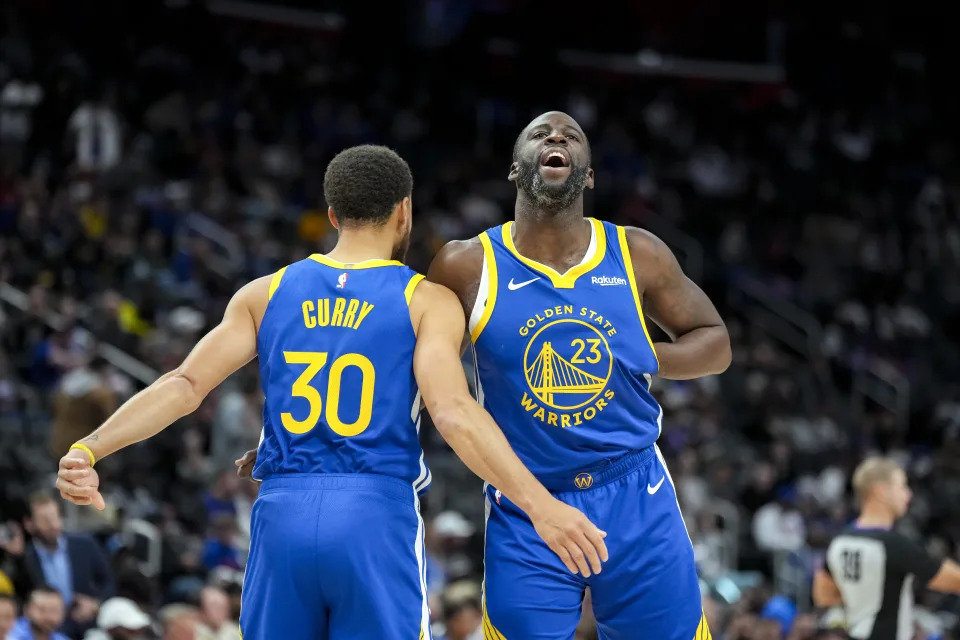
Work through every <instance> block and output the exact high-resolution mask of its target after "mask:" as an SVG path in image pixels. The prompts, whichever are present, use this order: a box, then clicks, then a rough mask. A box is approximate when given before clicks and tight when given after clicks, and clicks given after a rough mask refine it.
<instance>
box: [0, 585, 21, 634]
mask: <svg viewBox="0 0 960 640" xmlns="http://www.w3.org/2000/svg"><path fill="white" fill-rule="evenodd" d="M16 622H17V601H16V600H14V599H13V596H12V595H11V594H6V593H3V594H0V640H7V638H8V637H9V636H8V635H7V634H8V633H10V631H11V630H12V629H13V625H14V624H15V623H16Z"/></svg>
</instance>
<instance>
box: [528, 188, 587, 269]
mask: <svg viewBox="0 0 960 640" xmlns="http://www.w3.org/2000/svg"><path fill="white" fill-rule="evenodd" d="M590 234H591V229H590V225H589V224H587V223H586V222H585V221H584V219H583V198H578V199H577V201H576V202H574V203H573V205H571V206H570V207H568V208H566V209H561V210H560V211H546V210H544V209H541V208H537V207H536V206H535V205H534V204H533V203H532V202H530V201H529V200H528V199H526V198H524V197H522V195H521V196H520V197H518V198H517V205H516V208H515V209H514V224H513V244H514V246H515V247H516V248H517V251H519V252H520V253H521V254H523V255H524V256H526V257H527V258H530V259H531V260H536V261H538V262H542V263H544V264H550V263H551V262H554V261H560V260H563V259H564V258H565V257H567V256H569V254H570V252H571V249H572V248H574V247H577V248H580V249H582V250H583V252H586V250H587V247H588V246H589V245H590Z"/></svg>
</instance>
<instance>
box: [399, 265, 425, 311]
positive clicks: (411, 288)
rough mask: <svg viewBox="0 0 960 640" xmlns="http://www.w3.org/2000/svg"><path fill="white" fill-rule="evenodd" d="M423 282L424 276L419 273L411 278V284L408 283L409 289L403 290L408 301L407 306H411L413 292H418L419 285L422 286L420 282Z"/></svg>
mask: <svg viewBox="0 0 960 640" xmlns="http://www.w3.org/2000/svg"><path fill="white" fill-rule="evenodd" d="M421 280H423V276H422V275H420V274H419V273H416V274H414V276H413V277H412V278H410V282H408V283H407V288H406V289H404V290H403V297H404V298H406V299H407V306H408V307H409V306H410V299H411V298H413V292H414V291H415V290H416V288H417V285H418V284H420V281H421Z"/></svg>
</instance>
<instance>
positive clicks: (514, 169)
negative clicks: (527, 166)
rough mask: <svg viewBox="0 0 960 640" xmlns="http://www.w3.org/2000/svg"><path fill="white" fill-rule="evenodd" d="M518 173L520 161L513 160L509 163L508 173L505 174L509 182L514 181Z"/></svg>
mask: <svg viewBox="0 0 960 640" xmlns="http://www.w3.org/2000/svg"><path fill="white" fill-rule="evenodd" d="M519 174H520V163H519V162H514V163H513V164H511V165H510V173H508V174H507V180H509V181H510V182H516V181H517V176H518V175H519Z"/></svg>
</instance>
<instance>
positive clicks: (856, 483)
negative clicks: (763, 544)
mask: <svg viewBox="0 0 960 640" xmlns="http://www.w3.org/2000/svg"><path fill="white" fill-rule="evenodd" d="M853 489H854V491H855V492H856V495H857V498H858V499H859V500H860V504H861V507H862V509H861V511H860V517H859V518H857V520H856V522H854V523H853V525H852V526H850V527H849V528H847V529H845V530H844V531H843V532H842V533H841V534H839V535H838V536H837V537H836V538H834V539H833V541H831V543H830V546H829V547H828V549H827V558H826V563H825V566H824V567H823V568H822V569H819V570H818V571H817V573H816V575H815V576H814V579H813V601H814V603H815V604H816V605H817V606H819V607H834V606H838V605H842V606H843V608H844V610H845V612H846V619H847V633H849V634H850V637H851V638H855V639H856V640H911V638H913V632H914V621H913V591H914V585H915V584H917V583H919V584H922V585H926V586H927V587H928V588H930V589H933V590H935V591H945V592H949V593H960V565H958V564H957V563H955V562H954V561H952V560H943V561H941V560H937V559H936V558H934V557H933V556H931V555H930V554H929V553H927V552H926V550H924V549H923V548H922V547H920V546H919V545H917V544H916V543H914V542H913V541H911V540H909V539H907V538H906V537H904V536H902V535H900V534H899V533H896V532H895V531H893V530H892V529H893V523H894V522H895V521H896V520H897V518H899V517H901V516H902V515H903V514H905V513H906V512H907V507H908V506H909V504H910V497H911V493H910V488H909V487H908V486H907V475H906V474H905V473H904V471H903V469H901V468H900V466H899V465H898V464H897V463H896V462H894V461H893V460H891V459H889V458H869V459H867V460H865V461H864V462H863V463H861V464H860V466H859V467H857V470H856V471H855V472H854V474H853Z"/></svg>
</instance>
